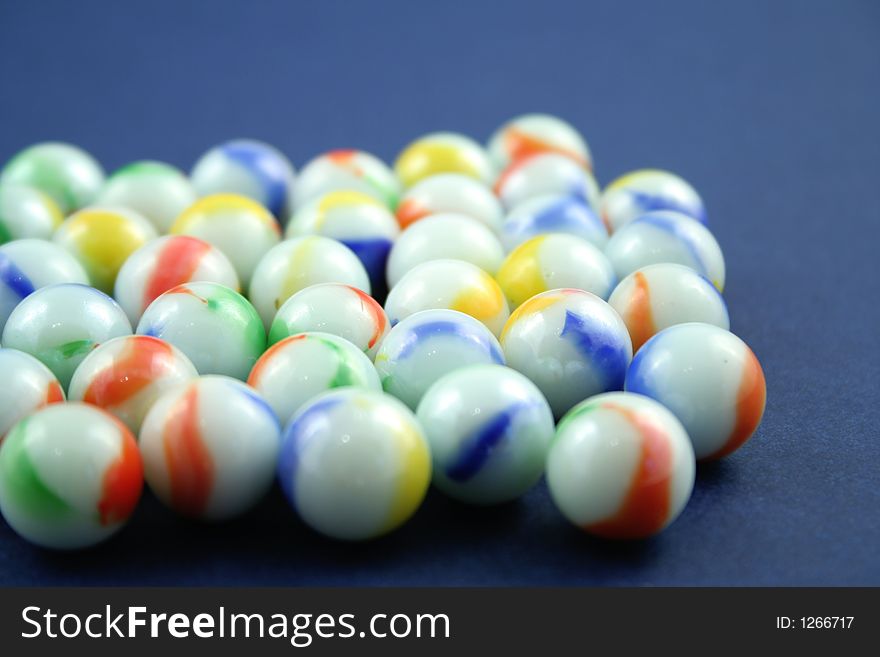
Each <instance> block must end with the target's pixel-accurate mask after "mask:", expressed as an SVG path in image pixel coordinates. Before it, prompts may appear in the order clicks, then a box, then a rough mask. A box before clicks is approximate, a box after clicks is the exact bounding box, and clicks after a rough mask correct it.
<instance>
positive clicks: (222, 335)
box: [137, 282, 266, 381]
mask: <svg viewBox="0 0 880 657" xmlns="http://www.w3.org/2000/svg"><path fill="white" fill-rule="evenodd" d="M137 333H138V334H139V335H151V336H153V337H156V338H159V339H161V340H165V341H166V342H170V343H171V344H173V345H174V346H175V347H177V348H178V349H180V350H181V351H182V352H183V353H184V354H185V355H186V356H187V357H188V358H189V359H190V361H192V364H193V365H195V367H196V370H198V372H199V374H223V375H226V376H230V377H233V378H236V379H241V380H242V381H244V380H245V379H247V377H248V374H249V373H250V371H251V368H252V367H253V366H254V363H256V362H257V359H258V358H259V357H260V356H261V355H262V354H263V351H265V349H266V331H265V330H264V329H263V323H262V322H261V321H260V316H259V315H258V314H257V311H256V310H255V309H254V307H253V306H252V305H251V304H250V303H249V302H248V300H247V299H245V298H244V297H243V296H241V295H240V294H239V293H238V292H236V291H235V290H233V289H231V288H228V287H226V286H225V285H220V284H219V283H206V282H197V283H186V284H184V285H178V286H177V287H175V288H173V289H171V290H169V291H168V292H165V293H164V294H162V295H160V296H159V297H158V298H157V299H156V300H155V301H153V303H151V304H150V305H149V307H147V309H146V311H144V314H143V316H142V317H141V321H140V322H139V323H138V326H137Z"/></svg>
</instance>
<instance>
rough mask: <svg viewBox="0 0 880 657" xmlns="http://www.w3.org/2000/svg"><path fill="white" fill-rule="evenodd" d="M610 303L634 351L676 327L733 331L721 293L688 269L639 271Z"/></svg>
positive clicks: (621, 285) (666, 267) (664, 266)
mask: <svg viewBox="0 0 880 657" xmlns="http://www.w3.org/2000/svg"><path fill="white" fill-rule="evenodd" d="M608 303H609V304H610V305H611V307H612V308H614V310H616V311H617V312H618V313H619V314H620V316H621V317H622V318H623V321H624V323H625V324H626V327H627V328H628V329H629V335H630V337H631V338H632V342H633V350H634V351H638V349H639V348H640V347H641V346H642V345H643V344H645V342H647V341H648V339H649V338H651V337H652V336H653V335H655V334H656V333H658V332H659V331H662V330H663V329H665V328H669V327H670V326H674V325H675V324H685V323H687V322H704V323H706V324H714V325H715V326H719V327H721V328H723V329H725V330H727V329H730V317H729V316H728V314H727V304H726V303H724V298H723V297H722V296H721V293H720V292H718V290H717V289H716V288H715V286H714V285H712V283H710V282H709V281H708V280H707V279H705V278H703V277H702V276H700V275H699V274H698V273H697V272H695V271H694V270H693V269H691V268H690V267H685V266H684V265H676V264H672V263H668V262H664V263H660V264H657V265H648V266H647V267H642V268H641V269H637V270H636V271H634V272H633V273H632V274H630V275H629V276H627V277H626V278H624V279H623V280H622V281H620V283H619V284H618V285H617V287H616V288H614V292H612V293H611V296H610V297H609V299H608Z"/></svg>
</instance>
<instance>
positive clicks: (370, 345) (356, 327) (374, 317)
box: [269, 283, 391, 360]
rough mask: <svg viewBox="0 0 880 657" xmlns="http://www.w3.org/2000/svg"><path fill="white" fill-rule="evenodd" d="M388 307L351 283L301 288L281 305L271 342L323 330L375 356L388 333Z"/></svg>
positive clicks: (274, 322)
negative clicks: (386, 310)
mask: <svg viewBox="0 0 880 657" xmlns="http://www.w3.org/2000/svg"><path fill="white" fill-rule="evenodd" d="M390 326H391V323H390V322H389V321H388V316H387V315H386V314H385V310H384V309H383V308H382V306H380V305H379V302H378V301H376V300H375V299H374V298H373V297H371V296H370V295H369V294H367V293H366V292H364V291H363V290H360V289H358V288H356V287H352V286H351V285H343V284H342V283H321V284H318V285H311V286H309V287H307V288H305V289H302V290H300V291H299V292H297V293H296V294H294V295H293V296H292V297H290V298H289V299H288V300H287V301H285V302H284V305H282V306H281V308H279V309H278V312H277V313H276V315H275V319H274V321H273V322H272V327H271V328H270V330H269V344H275V343H276V342H279V341H280V340H283V339H284V338H286V337H288V336H291V335H296V334H297V333H304V332H306V331H319V332H322V333H330V334H332V335H338V336H339V337H340V338H345V339H346V340H348V341H349V342H351V343H352V344H353V345H355V346H356V347H357V348H358V349H360V350H361V351H362V352H364V353H365V354H366V355H367V356H368V357H369V358H370V359H371V360H372V359H373V358H375V357H376V352H377V351H379V345H380V344H381V343H382V340H383V339H384V338H385V336H386V335H387V334H388V330H389V328H390Z"/></svg>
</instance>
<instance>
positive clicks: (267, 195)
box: [190, 139, 296, 220]
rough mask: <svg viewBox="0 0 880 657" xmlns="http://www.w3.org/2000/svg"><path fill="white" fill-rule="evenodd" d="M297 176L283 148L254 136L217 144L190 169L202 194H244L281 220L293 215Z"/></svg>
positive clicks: (196, 186) (194, 181) (193, 180)
mask: <svg viewBox="0 0 880 657" xmlns="http://www.w3.org/2000/svg"><path fill="white" fill-rule="evenodd" d="M295 178H296V174H295V171H294V168H293V165H292V164H291V163H290V160H288V159H287V157H286V156H285V155H284V154H283V153H282V152H281V151H279V150H278V149H277V148H275V147H274V146H271V145H269V144H267V143H265V142H262V141H257V140H254V139H233V140H231V141H227V142H225V143H223V144H220V145H219V146H215V147H214V148H212V149H210V150H209V151H208V152H206V153H205V154H204V155H202V156H201V157H200V158H199V160H198V161H197V162H196V163H195V166H193V169H192V171H191V172H190V180H192V184H193V187H194V188H195V190H196V192H197V193H198V195H199V196H212V195H215V194H235V195H240V196H245V197H247V198H249V199H251V200H253V201H256V202H257V203H259V204H260V205H262V206H263V207H265V208H267V209H268V210H269V212H271V213H272V214H273V215H275V217H276V218H278V219H279V220H285V219H287V217H289V216H290V211H291V207H292V204H291V201H292V193H293V185H294V180H295Z"/></svg>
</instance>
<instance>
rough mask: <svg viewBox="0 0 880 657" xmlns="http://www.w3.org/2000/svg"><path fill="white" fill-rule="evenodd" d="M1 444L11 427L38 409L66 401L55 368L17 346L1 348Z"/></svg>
mask: <svg viewBox="0 0 880 657" xmlns="http://www.w3.org/2000/svg"><path fill="white" fill-rule="evenodd" d="M0 372H3V379H4V381H3V385H2V386H0V444H2V443H3V438H4V437H5V436H6V434H7V433H8V432H9V430H10V429H11V428H12V427H13V426H14V425H15V424H16V423H17V422H18V421H19V420H22V419H24V418H26V417H27V416H28V415H32V414H33V413H34V412H36V411H37V410H39V409H41V408H43V407H44V406H48V405H49V404H56V403H58V402H63V401H64V390H62V389H61V384H60V383H58V379H57V378H55V375H54V374H52V370H50V369H49V368H48V367H46V366H45V365H43V363H41V362H40V361H38V360H37V359H36V358H34V357H33V356H31V355H30V354H26V353H24V352H23V351H17V350H15V349H0Z"/></svg>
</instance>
